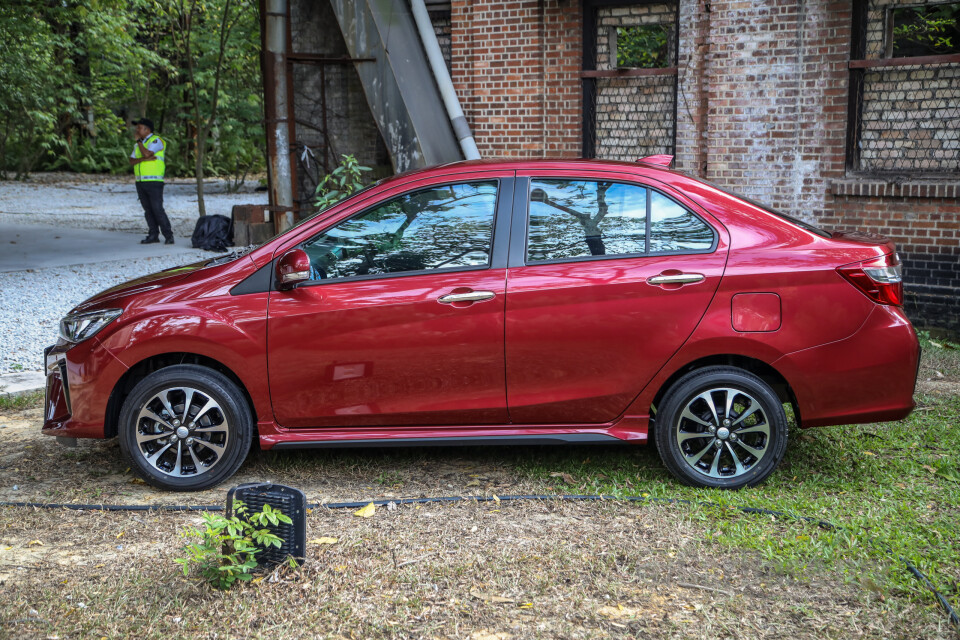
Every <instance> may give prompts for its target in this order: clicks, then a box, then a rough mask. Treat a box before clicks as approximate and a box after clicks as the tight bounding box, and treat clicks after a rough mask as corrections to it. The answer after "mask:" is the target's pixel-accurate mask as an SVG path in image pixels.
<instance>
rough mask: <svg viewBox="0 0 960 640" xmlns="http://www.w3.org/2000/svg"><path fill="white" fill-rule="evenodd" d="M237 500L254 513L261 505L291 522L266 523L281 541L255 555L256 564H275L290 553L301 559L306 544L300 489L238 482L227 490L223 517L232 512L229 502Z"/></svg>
mask: <svg viewBox="0 0 960 640" xmlns="http://www.w3.org/2000/svg"><path fill="white" fill-rule="evenodd" d="M234 500H239V501H240V502H243V504H244V505H246V507H247V510H248V512H250V513H257V512H259V511H262V510H263V505H265V504H269V505H270V507H271V508H273V509H276V510H277V511H280V512H281V513H283V514H284V515H286V516H289V517H290V519H291V520H293V522H292V523H291V524H285V523H283V522H281V523H280V524H278V525H276V526H273V525H268V527H267V529H269V531H270V532H271V533H273V534H275V535H277V536H279V537H280V538H281V539H282V540H283V544H281V545H280V547H279V548H278V547H269V548H268V549H265V550H263V551H260V552H258V553H257V554H256V557H257V564H259V565H271V564H279V563H281V562H283V561H284V560H286V559H287V556H293V557H294V558H296V559H297V560H300V561H302V560H303V559H304V557H305V555H306V546H307V497H306V495H304V493H303V491H300V490H299V489H294V488H293V487H286V486H284V485H282V484H273V483H270V482H260V483H251V484H241V485H239V486H236V487H234V488H232V489H230V491H229V492H227V517H230V516H232V515H233V502H234Z"/></svg>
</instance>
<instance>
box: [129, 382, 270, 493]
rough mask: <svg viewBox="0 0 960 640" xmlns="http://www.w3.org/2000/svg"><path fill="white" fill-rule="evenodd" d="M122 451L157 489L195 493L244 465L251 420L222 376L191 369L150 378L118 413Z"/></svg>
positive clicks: (239, 396)
mask: <svg viewBox="0 0 960 640" xmlns="http://www.w3.org/2000/svg"><path fill="white" fill-rule="evenodd" d="M119 436H120V449H121V450H122V451H123V453H124V455H125V456H126V457H127V459H128V460H129V461H130V465H131V468H133V469H134V470H135V471H136V473H137V475H139V476H140V477H141V478H143V479H144V480H145V481H147V482H148V483H150V484H151V485H153V486H155V487H159V488H161V489H168V490H172V491H198V490H201V489H208V488H210V487H213V486H216V485H218V484H220V483H221V482H223V481H224V480H226V479H227V478H229V477H230V476H232V475H233V474H234V473H235V472H236V471H237V469H238V468H239V467H240V465H241V464H242V463H243V460H244V458H246V456H247V452H248V451H249V449H250V441H251V440H252V437H253V417H252V416H251V414H250V408H249V406H248V405H247V402H246V399H245V398H244V395H243V393H242V392H241V391H240V389H239V388H238V387H237V385H236V384H234V383H233V382H232V381H231V380H230V379H229V378H227V377H226V376H225V375H223V374H222V373H219V372H217V371H214V370H212V369H209V368H207V367H202V366H198V365H192V364H184V365H175V366H171V367H166V368H163V369H160V370H159V371H155V372H154V373H151V374H150V375H148V376H147V377H146V378H144V379H143V380H141V381H140V382H139V383H138V384H137V385H136V386H135V387H134V388H133V390H132V391H131V392H130V395H129V396H127V398H126V400H125V401H124V404H123V408H122V409H121V411H120V430H119Z"/></svg>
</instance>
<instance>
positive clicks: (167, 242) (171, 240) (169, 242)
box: [163, 238, 173, 244]
mask: <svg viewBox="0 0 960 640" xmlns="http://www.w3.org/2000/svg"><path fill="white" fill-rule="evenodd" d="M163 244H173V238H167V239H166V240H164V241H163Z"/></svg>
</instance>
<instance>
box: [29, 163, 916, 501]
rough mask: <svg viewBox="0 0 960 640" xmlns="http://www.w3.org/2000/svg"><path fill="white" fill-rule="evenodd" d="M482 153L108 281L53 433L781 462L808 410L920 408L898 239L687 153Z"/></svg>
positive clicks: (174, 442)
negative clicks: (502, 156) (760, 196)
mask: <svg viewBox="0 0 960 640" xmlns="http://www.w3.org/2000/svg"><path fill="white" fill-rule="evenodd" d="M664 163H669V159H668V158H667V159H664V158H663V157H654V158H650V159H645V160H643V161H640V162H637V163H617V162H601V161H539V162H464V163H457V164H451V165H446V166H440V167H434V168H431V169H427V170H423V171H417V172H413V173H407V174H404V175H400V176H396V177H393V178H390V179H387V180H383V181H381V182H378V183H377V184H376V185H374V186H372V187H370V188H368V189H366V190H364V191H362V192H360V193H357V194H355V195H353V196H352V197H350V198H348V199H346V200H344V201H342V202H340V203H339V204H337V205H335V206H333V207H331V208H329V209H328V210H326V211H323V212H321V213H319V214H317V215H316V216H314V217H312V218H310V219H308V220H306V221H305V222H303V223H301V224H300V225H298V226H297V227H295V228H293V229H290V230H289V231H287V232H286V233H283V234H281V235H280V236H278V237H276V238H274V239H273V240H271V241H269V242H267V243H265V244H263V245H262V246H260V247H257V248H256V249H253V250H252V251H250V252H248V253H246V254H233V255H231V256H226V257H222V258H216V259H213V260H208V261H205V262H201V263H197V264H193V265H188V266H185V267H179V268H176V269H170V270H167V271H163V272H160V273H157V274H154V275H151V276H147V277H144V278H140V279H137V280H134V281H131V282H128V283H126V284H123V285H121V286H118V287H115V288H113V289H110V290H107V291H104V292H103V293H101V294H99V295H97V296H94V297H93V298H91V299H90V300H87V301H86V302H84V303H82V304H81V305H79V306H78V307H77V308H76V309H74V310H73V311H72V312H71V313H70V314H69V315H68V316H67V317H65V318H64V319H63V321H62V322H61V338H60V340H59V341H58V342H57V344H56V345H54V346H53V347H50V348H48V349H47V352H46V365H47V370H48V379H47V404H46V416H45V419H46V421H45V423H44V426H43V433H45V434H47V435H53V436H57V437H60V438H65V439H74V438H109V437H114V436H117V437H119V438H120V445H121V449H122V451H123V452H124V454H125V455H126V456H127V457H128V458H129V460H130V463H131V466H132V468H133V469H134V470H135V471H136V472H137V473H138V474H139V475H141V476H142V477H143V478H144V479H145V480H146V481H147V482H149V483H151V484H153V485H154V486H157V487H161V488H164V489H174V490H196V489H204V488H207V487H211V486H213V485H216V484H218V483H220V482H222V481H224V480H226V479H227V478H229V477H230V476H231V475H233V473H234V472H235V471H236V470H237V468H238V467H239V466H240V464H241V463H242V462H243V460H244V458H245V457H246V455H247V452H248V450H249V448H250V446H251V443H252V441H253V440H254V438H256V439H257V440H258V441H259V444H260V447H261V448H263V449H272V448H293V447H359V446H367V445H375V446H392V445H411V446H426V445H433V444H440V443H443V444H514V443H516V444H525V443H536V444H542V443H597V442H624V443H630V444H638V443H644V442H646V441H647V440H648V438H653V439H654V440H655V442H656V445H657V449H658V451H659V453H660V456H661V458H662V459H663V462H664V464H665V465H666V466H667V468H668V469H669V470H670V471H671V472H672V473H673V474H674V475H675V476H676V477H677V478H678V479H679V480H680V481H682V482H684V483H687V484H691V485H696V486H704V487H720V488H729V489H733V488H739V487H745V486H751V485H756V484H758V483H760V482H761V481H763V480H764V479H765V478H766V477H767V476H769V475H770V473H771V472H772V471H773V470H774V469H775V468H776V467H777V465H778V464H779V463H780V461H781V460H782V459H783V456H784V453H785V451H786V446H787V417H786V414H785V411H784V406H785V405H791V406H792V409H793V413H794V415H795V417H796V420H797V422H798V424H799V425H800V426H802V427H813V426H820V425H833V424H849V423H857V422H873V421H884V420H898V419H901V418H903V417H905V416H906V415H907V414H909V413H910V411H911V409H912V408H913V406H914V404H913V390H914V384H915V381H916V371H917V363H918V358H919V345H918V342H917V338H916V335H915V333H914V331H913V327H912V326H911V325H910V321H909V320H907V318H906V316H905V315H904V313H903V310H902V308H901V305H902V301H903V288H902V283H901V267H900V262H899V260H898V258H897V254H896V252H895V248H894V245H893V243H892V242H890V241H889V240H887V239H885V238H881V237H877V236H872V235H867V234H861V233H828V232H826V231H822V230H820V229H817V228H815V227H813V226H811V225H809V224H807V223H805V222H802V221H800V220H796V219H793V218H790V217H788V216H785V215H783V214H780V213H777V212H776V211H772V210H771V209H769V208H766V207H763V206H761V205H759V204H756V203H753V202H750V201H748V200H745V199H743V198H742V197H738V196H735V195H732V194H730V193H726V192H724V191H723V190H721V189H719V188H717V187H715V186H712V185H710V184H708V183H705V182H703V181H700V180H696V179H693V178H690V177H687V176H685V175H683V174H681V173H677V172H674V171H670V170H668V169H667V168H666V167H664V166H661V165H663V164H664Z"/></svg>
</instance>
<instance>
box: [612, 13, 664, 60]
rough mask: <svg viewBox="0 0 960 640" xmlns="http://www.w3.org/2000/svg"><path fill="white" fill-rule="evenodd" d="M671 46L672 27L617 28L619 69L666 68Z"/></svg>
mask: <svg viewBox="0 0 960 640" xmlns="http://www.w3.org/2000/svg"><path fill="white" fill-rule="evenodd" d="M669 46H670V25H666V24H645V25H638V26H635V27H617V68H620V69H622V68H633V67H639V68H644V69H649V68H659V67H666V66H668V63H669V60H670V49H669Z"/></svg>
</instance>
